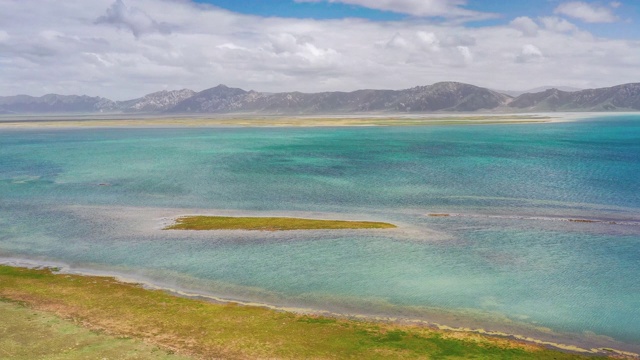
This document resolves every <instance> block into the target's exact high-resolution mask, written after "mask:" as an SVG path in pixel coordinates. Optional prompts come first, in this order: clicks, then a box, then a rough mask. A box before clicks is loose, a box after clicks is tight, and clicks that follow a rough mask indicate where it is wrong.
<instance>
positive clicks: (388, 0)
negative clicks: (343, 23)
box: [296, 0, 496, 20]
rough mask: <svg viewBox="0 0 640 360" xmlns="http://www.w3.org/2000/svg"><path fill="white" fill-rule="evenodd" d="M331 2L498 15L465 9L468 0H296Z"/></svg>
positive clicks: (474, 16) (432, 13)
mask: <svg viewBox="0 0 640 360" xmlns="http://www.w3.org/2000/svg"><path fill="white" fill-rule="evenodd" d="M323 1H324V2H329V3H343V4H349V5H357V6H362V7H366V8H370V9H375V10H382V11H390V12H394V13H399V14H408V15H413V16H420V17H444V18H467V19H468V20H480V19H487V18H493V17H495V16H496V15H495V14H490V13H483V12H479V11H472V10H468V9H465V8H464V6H465V5H466V4H467V1H466V0H296V2H323Z"/></svg>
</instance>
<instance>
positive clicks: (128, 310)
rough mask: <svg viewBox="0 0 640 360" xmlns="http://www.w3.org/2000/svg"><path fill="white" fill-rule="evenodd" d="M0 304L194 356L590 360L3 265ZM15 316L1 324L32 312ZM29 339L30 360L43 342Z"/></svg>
mask: <svg viewBox="0 0 640 360" xmlns="http://www.w3.org/2000/svg"><path fill="white" fill-rule="evenodd" d="M0 299H5V300H6V301H11V302H13V303H18V304H22V306H26V307H28V308H31V309H37V310H39V311H44V312H47V313H51V314H55V315H57V316H58V317H61V318H64V319H67V320H71V321H73V322H75V323H76V324H79V325H82V326H83V327H85V328H89V329H91V330H94V331H101V332H104V333H106V334H109V335H110V336H115V337H121V338H122V337H126V338H131V339H133V340H143V341H144V342H145V343H147V344H152V345H156V346H160V347H162V348H164V349H168V350H172V351H175V353H176V354H181V355H188V356H193V357H195V358H198V359H214V358H215V359H532V360H533V359H539V360H545V359H557V360H570V359H592V357H584V356H580V355H575V354H569V353H563V352H559V351H553V350H549V349H545V348H543V347H540V346H537V345H531V344H527V343H522V342H517V341H513V340H508V339H500V338H490V337H485V336H482V335H479V334H468V335H467V334H461V333H448V332H444V331H436V330H433V329H429V328H425V327H418V326H408V325H400V324H393V323H384V322H373V321H354V320H348V319H341V318H325V317H320V316H308V315H299V314H295V313H290V312H282V311H274V310H269V309H266V308H261V307H255V306H241V305H237V304H234V303H224V304H220V303H209V302H205V301H201V300H196V299H188V298H183V297H177V296H173V295H171V294H169V293H167V292H164V291H159V290H148V289H144V288H143V287H142V286H140V285H135V284H129V283H122V282H119V281H116V280H114V279H113V278H108V277H97V276H80V275H70V274H55V273H52V272H51V271H50V270H47V269H24V268H15V267H9V266H0ZM12 316H14V317H17V318H16V320H15V321H12V322H11V323H8V324H5V325H11V324H14V323H16V321H18V320H19V319H18V318H19V317H20V316H29V315H28V314H27V313H25V314H24V315H20V314H19V313H16V315H12ZM19 321H22V320H19ZM0 322H1V321H0ZM0 337H2V336H0ZM29 341H33V345H30V348H31V349H33V351H34V353H33V354H31V355H37V354H39V353H36V349H42V346H41V345H42V344H45V343H46V342H47V341H48V338H47V337H43V338H33V339H29ZM38 344H40V345H38ZM21 351H24V352H26V357H25V359H27V358H28V359H35V358H40V357H38V356H31V357H30V356H29V354H28V352H29V349H22V350H21ZM37 351H40V350H37ZM4 356H8V354H0V358H3V357H4ZM87 358H95V357H91V356H89V357H87ZM116 358H118V357H116Z"/></svg>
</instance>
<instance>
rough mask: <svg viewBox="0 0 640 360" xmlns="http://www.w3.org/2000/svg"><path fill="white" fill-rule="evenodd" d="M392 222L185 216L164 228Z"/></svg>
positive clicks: (336, 226)
mask: <svg viewBox="0 0 640 360" xmlns="http://www.w3.org/2000/svg"><path fill="white" fill-rule="evenodd" d="M395 227H396V226H395V225H393V224H387V223H383V222H372V221H343V220H314V219H299V218H286V217H228V216H185V217H181V218H178V219H177V220H176V223H175V224H174V225H171V226H168V227H166V228H165V230H263V231H284V230H320V229H389V228H395Z"/></svg>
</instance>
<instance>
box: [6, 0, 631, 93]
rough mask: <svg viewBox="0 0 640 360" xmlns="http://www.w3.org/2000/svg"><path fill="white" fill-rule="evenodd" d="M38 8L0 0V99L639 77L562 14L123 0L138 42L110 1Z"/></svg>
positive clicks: (621, 49) (613, 49)
mask: <svg viewBox="0 0 640 360" xmlns="http://www.w3.org/2000/svg"><path fill="white" fill-rule="evenodd" d="M34 4H35V2H33V1H15V0H0V8H2V9H3V11H2V12H0V23H1V24H2V30H0V96H4V95H13V94H17V93H26V94H32V95H42V94H45V93H61V94H88V95H92V96H96V95H99V96H105V97H109V98H112V99H116V100H122V99H127V98H134V97H139V96H142V95H144V94H147V93H150V92H154V91H157V90H160V89H165V88H191V89H193V90H203V89H206V88H209V87H212V86H215V85H217V84H219V83H224V84H226V85H228V86H234V87H241V88H244V89H247V90H248V89H255V90H258V91H293V90H299V91H306V92H315V91H329V90H345V91H348V90H355V89H362V88H383V89H402V88H408V87H412V86H416V85H426V84H431V83H434V82H438V81H447V80H451V81H461V82H467V83H472V84H476V85H480V86H487V87H491V88H498V89H519V88H522V89H526V88H533V87H536V86H541V85H548V84H559V85H567V86H574V87H580V88H587V87H593V86H606V85H612V84H615V83H623V82H628V81H629V79H630V78H640V68H638V66H637V64H639V63H640V53H639V52H638V51H637V49H638V48H640V42H639V41H635V40H616V39H599V38H597V37H594V36H591V35H589V34H588V33H587V32H585V31H584V30H580V29H579V28H578V27H576V26H575V25H573V24H571V23H569V22H568V21H566V20H564V19H561V18H557V17H553V18H541V19H535V20H534V22H535V23H537V24H538V26H539V28H538V30H537V35H536V36H535V38H531V39H528V38H524V37H523V36H522V34H523V33H522V29H518V28H517V27H516V26H514V25H513V24H505V25H503V26H486V27H477V26H476V27H473V28H472V27H465V26H463V25H455V24H451V23H433V22H427V21H422V20H415V19H412V20H407V21H394V22H375V21H368V20H364V19H339V20H311V19H294V18H277V17H270V18H262V17H258V16H248V15H240V14H236V13H232V12H229V11H225V10H221V9H219V8H215V7H213V6H207V5H201V4H200V5H198V4H195V3H193V2H190V1H184V0H179V1H178V0H135V2H134V0H124V1H123V4H124V5H125V6H127V8H128V9H129V11H131V9H132V8H133V4H135V8H136V9H138V10H139V12H141V13H144V14H146V17H143V19H146V18H148V19H149V20H136V21H137V22H136V21H133V20H131V21H129V23H131V24H133V23H135V24H138V25H135V26H137V29H138V30H136V31H137V32H138V35H139V36H138V37H137V38H136V37H135V36H133V35H132V34H133V32H134V30H133V29H132V26H134V25H131V24H129V25H125V24H120V25H118V26H119V27H118V26H115V24H111V23H110V24H107V25H105V24H96V23H95V20H96V19H98V18H99V17H101V16H104V15H105V14H106V13H107V9H110V8H112V6H113V5H114V0H65V1H58V0H38V2H37V5H34ZM116 4H118V3H117V2H116ZM136 19H137V18H136ZM163 23H164V24H171V29H172V30H171V32H170V33H167V32H166V31H165V32H163V31H160V30H158V29H157V28H156V27H154V26H155V25H153V24H163ZM140 24H146V25H145V26H142V25H140ZM5 33H6V34H5ZM523 39H524V40H523ZM525 44H528V45H531V46H526V45H525ZM523 45H524V46H523ZM536 49H537V51H536Z"/></svg>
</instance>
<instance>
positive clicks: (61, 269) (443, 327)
mask: <svg viewBox="0 0 640 360" xmlns="http://www.w3.org/2000/svg"><path fill="white" fill-rule="evenodd" d="M0 265H6V266H12V267H18V268H30V269H38V268H52V269H55V271H56V272H57V273H60V274H70V275H80V276H100V277H110V278H114V279H116V280H117V281H119V282H122V283H130V284H139V285H141V286H143V287H144V288H146V289H150V290H161V291H165V292H167V293H169V294H172V295H174V296H179V297H185V298H192V299H198V300H205V301H210V302H214V303H220V304H229V303H234V304H238V305H242V306H252V307H261V308H265V309H269V310H273V311H282V312H290V313H295V314H300V315H317V316H324V317H330V318H340V319H347V320H362V321H374V322H384V323H394V324H398V325H409V326H411V325H412V326H423V327H428V328H431V329H437V330H440V331H445V332H454V333H459V334H461V335H463V336H464V335H465V334H467V335H472V334H480V335H484V336H490V337H498V338H503V339H507V340H515V341H522V342H525V343H530V344H534V345H541V346H544V347H547V348H551V349H557V350H561V351H567V352H572V353H577V354H585V355H608V356H611V355H615V356H619V357H621V358H628V359H640V353H637V352H635V351H636V350H635V347H634V348H633V349H628V345H629V344H624V343H620V342H618V341H616V340H613V339H611V338H608V337H605V336H598V335H594V334H590V335H588V336H589V337H590V338H586V337H587V335H586V334H583V335H579V334H559V333H555V332H553V331H552V330H550V329H546V328H538V329H537V330H539V331H541V333H547V334H548V335H549V336H552V337H558V338H559V341H552V340H550V339H548V338H547V339H545V338H542V337H536V336H535V335H531V334H525V332H522V333H515V332H514V333H511V332H505V331H497V330H491V329H489V328H485V327H478V326H455V325H454V326H450V325H447V324H445V323H441V322H438V321H431V320H425V319H418V318H411V317H405V316H384V315H379V314H367V313H356V312H349V313H345V312H336V311H331V310H323V309H316V308H304V307H295V306H281V305H275V304H269V303H263V302H254V301H243V300H240V299H231V298H225V297H220V296H215V295H211V294H205V293H200V292H194V291H190V290H187V289H181V288H177V287H170V286H167V285H165V284H161V283H157V282H154V281H153V280H149V279H144V278H142V277H136V276H130V275H127V274H122V273H117V272H111V271H100V270H93V269H89V268H81V267H72V266H69V265H68V264H65V263H61V262H53V261H40V260H32V259H24V258H13V257H0ZM443 311H444V310H443ZM565 340H574V341H565ZM630 350H633V351H630Z"/></svg>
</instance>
